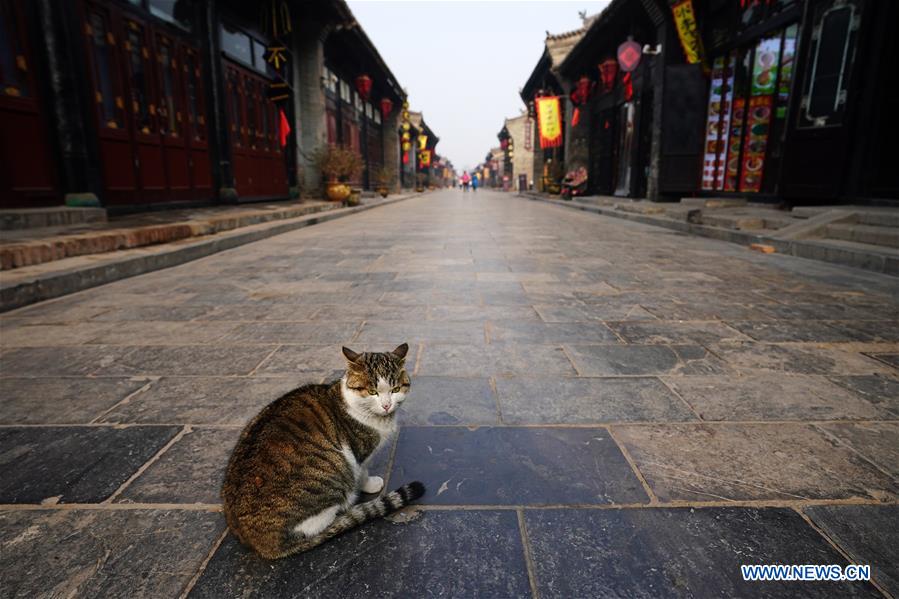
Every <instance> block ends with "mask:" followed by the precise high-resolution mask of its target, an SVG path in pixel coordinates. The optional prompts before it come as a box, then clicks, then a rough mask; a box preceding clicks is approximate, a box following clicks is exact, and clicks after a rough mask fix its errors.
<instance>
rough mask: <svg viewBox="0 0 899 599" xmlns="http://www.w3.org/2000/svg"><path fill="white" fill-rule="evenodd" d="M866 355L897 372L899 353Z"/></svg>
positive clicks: (898, 368)
mask: <svg viewBox="0 0 899 599" xmlns="http://www.w3.org/2000/svg"><path fill="white" fill-rule="evenodd" d="M867 355H869V356H871V357H872V358H874V359H875V360H880V361H881V362H883V363H884V364H886V365H888V366H892V367H893V368H895V369H897V370H899V353H896V354H888V353H869V354H867Z"/></svg>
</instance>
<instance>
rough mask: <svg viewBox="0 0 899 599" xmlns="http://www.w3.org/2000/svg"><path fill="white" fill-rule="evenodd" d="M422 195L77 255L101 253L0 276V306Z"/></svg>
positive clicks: (37, 299) (123, 276) (101, 282)
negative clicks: (24, 275) (90, 261)
mask: <svg viewBox="0 0 899 599" xmlns="http://www.w3.org/2000/svg"><path fill="white" fill-rule="evenodd" d="M423 195H425V194H422V193H414V194H404V195H401V196H398V197H395V198H388V199H386V200H381V201H379V202H377V203H375V204H369V205H362V206H354V207H351V208H339V209H337V210H328V211H325V212H318V213H315V214H311V215H306V216H301V217H298V218H293V219H287V220H278V221H274V222H266V223H261V224H257V225H251V226H248V227H242V228H240V229H236V230H233V231H231V232H227V233H221V234H217V235H215V236H214V237H212V238H211V239H198V240H196V241H191V240H190V238H188V239H183V240H181V241H179V242H176V243H177V244H178V245H177V247H174V248H172V247H170V246H168V247H167V246H160V245H157V246H144V247H140V248H133V249H130V250H121V251H119V252H111V253H106V254H94V255H91V256H81V258H88V257H90V258H95V259H98V260H102V259H103V258H107V260H105V261H103V263H101V264H95V265H90V266H83V267H75V268H65V267H63V268H60V269H59V270H56V271H49V272H46V273H40V274H37V275H35V276H34V277H33V278H32V277H29V280H25V281H17V282H13V283H5V282H0V312H7V311H9V310H14V309H15V308H21V307H23V306H27V305H30V304H34V303H36V302H40V301H44V300H48V299H53V298H56V297H61V296H63V295H69V294H70V293H75V292H77V291H83V290H85V289H90V288H91V287H97V286H99V285H105V284H106V283H112V282H113V281H118V280H121V279H126V278H128V277H134V276H137V275H141V274H144V273H148V272H152V271H155V270H161V269H163V268H169V267H172V266H178V265H179V264H184V263H186V262H191V261H193V260H197V259H199V258H205V257H206V256H211V255H212V254H216V253H218V252H221V251H224V250H229V249H232V248H235V247H238V246H241V245H246V244H248V243H253V242H254V241H260V240H262V239H267V238H269V237H274V236H275V235H281V234H282V233H288V232H290V231H294V230H296V229H301V228H303V227H308V226H310V225H315V224H318V223H324V222H328V221H330V220H335V219H338V218H342V217H344V216H350V215H352V214H356V213H358V212H363V211H365V210H370V209H372V208H378V207H380V206H386V205H389V204H394V203H396V202H401V201H404V200H408V199H410V198H414V197H421V196H423ZM125 252H127V253H129V254H130V255H128V256H122V255H121V254H122V253H125ZM135 254H136V255H135ZM48 264H53V263H48ZM61 266H62V265H61ZM4 272H5V273H6V275H5V276H7V277H9V276H14V275H15V273H16V271H15V270H12V271H4Z"/></svg>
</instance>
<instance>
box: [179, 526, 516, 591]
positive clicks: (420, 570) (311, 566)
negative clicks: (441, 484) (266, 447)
mask: <svg viewBox="0 0 899 599" xmlns="http://www.w3.org/2000/svg"><path fill="white" fill-rule="evenodd" d="M437 564H443V565H442V566H436V565H437ZM435 566H436V567H435ZM529 593H530V587H529V584H528V575H527V569H526V566H525V562H524V549H523V548H522V543H521V536H520V535H519V532H518V519H517V517H516V515H515V513H514V512H508V511H504V512H497V511H494V512H490V511H480V510H471V511H447V512H433V511H428V512H426V513H424V514H423V515H422V516H421V517H420V518H418V519H416V520H413V521H410V522H407V523H403V524H393V523H390V522H387V521H384V520H379V521H376V522H371V523H368V524H365V525H364V526H363V527H361V528H359V529H356V530H353V531H350V532H348V533H346V534H344V535H343V536H341V537H338V538H336V539H333V540H331V541H329V542H327V543H325V544H324V545H322V546H320V547H318V548H316V549H315V550H313V551H309V552H307V553H302V554H299V555H296V556H292V557H288V558H286V559H283V560H280V561H277V562H269V561H265V560H262V559H260V558H258V557H257V556H255V555H253V554H252V553H250V552H249V551H248V550H247V549H245V548H243V547H242V546H240V545H239V544H238V543H237V541H236V540H235V539H234V537H233V536H231V535H229V536H228V537H227V538H226V539H225V542H224V543H223V544H222V546H221V547H220V548H219V550H218V551H217V552H216V554H215V556H213V558H212V560H211V561H210V562H209V565H208V566H207V567H206V570H205V571H204V572H203V575H202V576H201V577H200V579H199V581H197V584H196V586H194V588H193V590H192V592H191V594H190V597H192V598H198V599H200V598H204V597H208V598H210V599H220V598H221V597H274V596H278V597H304V598H306V597H308V598H310V599H312V598H315V597H321V598H327V599H330V598H332V597H401V596H409V595H410V594H412V595H415V596H417V597H525V596H528V595H529Z"/></svg>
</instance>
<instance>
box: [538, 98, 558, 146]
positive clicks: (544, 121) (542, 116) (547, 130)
mask: <svg viewBox="0 0 899 599" xmlns="http://www.w3.org/2000/svg"><path fill="white" fill-rule="evenodd" d="M537 125H538V127H539V128H540V147H541V148H557V147H559V146H561V145H562V114H561V110H560V108H559V97H558V96H544V97H542V98H537Z"/></svg>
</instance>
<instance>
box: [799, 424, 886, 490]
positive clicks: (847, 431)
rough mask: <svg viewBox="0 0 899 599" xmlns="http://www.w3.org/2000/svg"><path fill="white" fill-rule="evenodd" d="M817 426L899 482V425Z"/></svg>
mask: <svg viewBox="0 0 899 599" xmlns="http://www.w3.org/2000/svg"><path fill="white" fill-rule="evenodd" d="M816 426H817V427H818V428H819V429H821V430H823V431H825V432H826V433H828V434H830V435H833V437H835V438H836V439H839V441H840V443H843V444H844V445H846V446H848V447H851V448H852V449H854V450H855V451H857V452H858V453H860V454H861V455H863V456H865V457H866V458H867V459H868V460H869V461H870V462H872V463H874V464H877V466H878V467H879V468H880V469H881V470H882V471H884V472H886V473H887V474H889V475H891V476H893V477H895V478H896V479H897V480H899V423H896V422H866V423H864V424H854V423H846V424H819V425H816Z"/></svg>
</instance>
